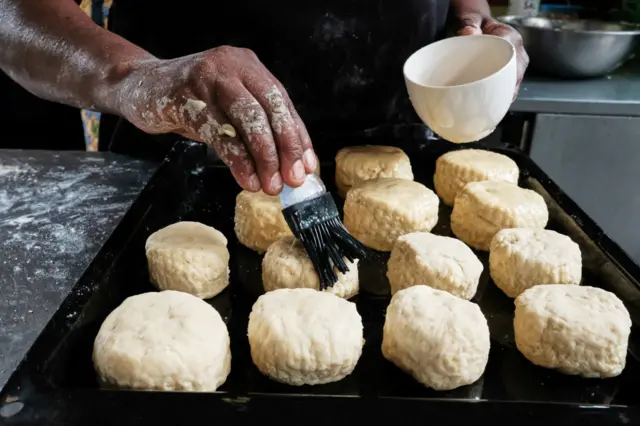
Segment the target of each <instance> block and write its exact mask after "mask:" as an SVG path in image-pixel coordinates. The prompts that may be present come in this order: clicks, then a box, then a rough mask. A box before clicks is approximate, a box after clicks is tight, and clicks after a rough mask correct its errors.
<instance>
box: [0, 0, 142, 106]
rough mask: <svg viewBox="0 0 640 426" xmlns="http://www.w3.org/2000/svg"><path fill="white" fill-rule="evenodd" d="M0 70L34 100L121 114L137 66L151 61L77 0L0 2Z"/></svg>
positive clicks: (5, 0) (9, 0) (139, 49)
mask: <svg viewBox="0 0 640 426" xmlns="http://www.w3.org/2000/svg"><path fill="white" fill-rule="evenodd" d="M0 46H2V48H1V49H0V69H2V71H4V72H5V73H6V74H7V75H9V76H10V77H11V78H12V79H13V80H15V81H16V82H17V83H18V84H20V85H21V86H22V87H24V88H25V89H27V90H28V91H30V92H31V93H33V94H34V95H36V96H39V97H41V98H44V99H48V100H51V101H56V102H61V103H65V104H68V105H72V106H76V107H80V108H91V109H95V110H98V111H103V112H110V113H113V114H119V113H120V98H121V96H122V93H123V90H126V89H127V88H126V84H127V83H126V79H127V76H128V75H129V73H130V72H131V70H132V69H133V67H134V65H135V64H136V63H138V62H140V61H143V60H146V59H153V58H152V56H151V55H150V54H149V53H148V52H146V51H144V50H143V49H141V48H139V47H137V46H135V45H134V44H132V43H130V42H128V41H126V40H124V39H123V38H121V37H119V36H117V35H115V34H113V33H111V32H109V31H107V30H105V29H103V28H100V27H99V26H98V25H96V24H94V23H93V21H92V20H91V19H90V18H89V17H88V16H87V15H86V14H85V13H84V12H83V11H82V10H81V9H80V8H79V7H78V5H77V4H76V3H75V2H74V1H73V0H35V1H34V0H0Z"/></svg>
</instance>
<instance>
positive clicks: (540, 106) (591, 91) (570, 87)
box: [511, 69, 640, 116]
mask: <svg viewBox="0 0 640 426" xmlns="http://www.w3.org/2000/svg"><path fill="white" fill-rule="evenodd" d="M511 111H515V112H532V113H556V114H576V115H585V114H588V115H610V116H640V72H638V71H637V69H633V70H627V71H621V72H617V73H615V74H613V75H610V76H607V77H603V78H598V79H587V80H561V79H554V78H549V77H541V76H536V75H534V74H531V75H527V76H526V77H525V79H524V81H523V82H522V85H521V87H520V92H519V94H518V98H517V99H516V101H515V102H514V103H513V105H512V106H511Z"/></svg>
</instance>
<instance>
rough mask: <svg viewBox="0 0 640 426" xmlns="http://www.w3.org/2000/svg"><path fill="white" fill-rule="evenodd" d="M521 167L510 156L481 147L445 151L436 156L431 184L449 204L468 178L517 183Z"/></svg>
mask: <svg viewBox="0 0 640 426" xmlns="http://www.w3.org/2000/svg"><path fill="white" fill-rule="evenodd" d="M519 175H520V169H518V165H517V164H516V162H515V161H513V160H512V159H511V158H509V157H507V156H506V155H502V154H498V153H497V152H491V151H485V150H482V149H461V150H456V151H450V152H447V153H446V154H444V155H441V156H440V157H439V158H438V159H437V160H436V172H435V174H434V175H433V185H434V187H435V190H436V194H438V195H439V196H440V198H442V201H444V203H445V204H446V205H448V206H453V202H454V200H455V198H456V195H457V194H458V192H460V190H461V189H462V187H464V186H465V185H466V184H467V183H469V182H479V181H483V180H491V181H501V182H509V183H513V184H517V183H518V176H519Z"/></svg>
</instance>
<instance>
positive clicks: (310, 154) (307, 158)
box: [283, 89, 318, 173]
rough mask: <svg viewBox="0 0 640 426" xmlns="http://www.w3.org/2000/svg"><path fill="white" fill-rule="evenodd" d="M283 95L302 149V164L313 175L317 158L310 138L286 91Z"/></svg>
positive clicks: (316, 166) (316, 167)
mask: <svg viewBox="0 0 640 426" xmlns="http://www.w3.org/2000/svg"><path fill="white" fill-rule="evenodd" d="M283 91H284V89H283ZM284 93H285V95H284V96H285V100H286V102H287V105H288V106H289V111H290V112H291V117H293V121H294V123H295V125H296V128H297V129H298V137H299V138H300V145H301V147H302V162H303V163H304V167H305V170H306V172H307V173H313V172H315V171H316V170H318V157H317V156H316V153H315V151H314V150H313V144H312V143H311V136H309V132H308V131H307V126H305V125H304V122H303V121H302V118H301V117H300V115H299V114H298V111H297V110H296V109H295V107H294V106H293V102H291V99H290V98H289V95H288V94H287V93H286V91H284Z"/></svg>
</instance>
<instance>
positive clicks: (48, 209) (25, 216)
mask: <svg viewBox="0 0 640 426" xmlns="http://www.w3.org/2000/svg"><path fill="white" fill-rule="evenodd" d="M154 169H155V166H154V165H152V164H146V163H142V162H140V161H137V160H133V159H130V158H126V157H123V156H119V155H116V154H111V153H99V154H89V153H74V152H56V153H50V152H42V151H20V150H11V151H1V150H0V330H2V333H0V348H2V350H1V351H0V353H1V354H2V356H0V388H1V387H2V386H3V385H4V383H5V382H6V380H7V379H8V375H9V374H11V372H12V371H13V369H14V368H15V366H16V365H17V363H18V362H19V361H20V360H21V359H22V358H23V357H24V355H25V353H26V351H27V350H28V349H29V347H30V346H31V345H32V344H33V341H34V340H35V338H36V337H37V336H38V334H39V333H40V331H41V330H42V329H43V327H44V326H45V325H46V323H47V322H48V321H49V319H50V316H51V315H52V314H53V313H54V312H55V311H56V310H57V309H58V307H59V305H60V303H61V302H62V300H64V298H65V297H66V296H67V294H68V293H69V291H70V290H71V289H72V288H73V286H74V285H75V284H76V282H77V281H78V279H79V278H80V277H81V276H82V274H83V272H84V270H85V269H86V268H87V267H88V266H89V264H90V263H91V261H92V259H93V257H94V256H95V255H96V254H97V253H98V251H99V249H100V247H101V246H102V245H103V244H104V243H105V242H106V240H107V238H108V237H109V235H110V234H111V232H112V231H113V229H115V227H116V225H117V224H118V222H119V221H120V219H121V218H122V216H123V215H124V213H125V212H126V211H127V210H128V208H129V207H130V205H131V203H132V202H133V201H134V200H135V198H136V197H137V195H138V194H139V193H140V191H141V190H142V189H143V188H144V186H145V184H146V182H147V180H148V179H149V177H150V176H151V174H152V173H153V171H154ZM80 290H82V291H89V290H90V288H89V287H88V286H84V287H82V288H81V289H80ZM76 291H78V290H77V289H76Z"/></svg>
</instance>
